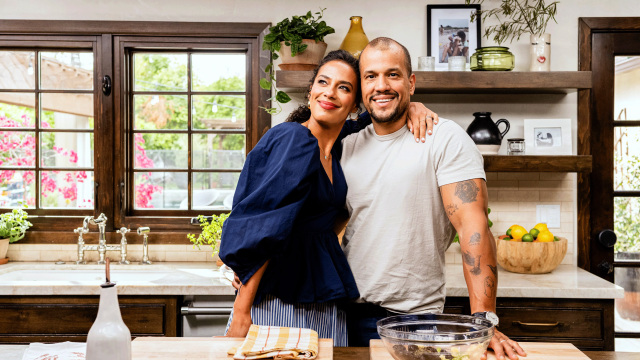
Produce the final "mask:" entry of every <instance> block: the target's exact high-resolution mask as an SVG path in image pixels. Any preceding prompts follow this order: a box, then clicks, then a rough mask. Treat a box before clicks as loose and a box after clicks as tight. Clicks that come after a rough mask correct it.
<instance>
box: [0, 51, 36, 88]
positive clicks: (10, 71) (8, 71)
mask: <svg viewBox="0 0 640 360" xmlns="http://www.w3.org/2000/svg"><path fill="white" fill-rule="evenodd" d="M35 66H36V61H35V52H33V51H0V89H35V87H36V78H35V70H34V69H35Z"/></svg>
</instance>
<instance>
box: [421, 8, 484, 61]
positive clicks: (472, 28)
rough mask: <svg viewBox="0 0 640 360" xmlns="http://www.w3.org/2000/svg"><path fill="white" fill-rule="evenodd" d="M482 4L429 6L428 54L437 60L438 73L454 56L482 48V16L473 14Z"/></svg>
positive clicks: (467, 56) (466, 55) (469, 55)
mask: <svg viewBox="0 0 640 360" xmlns="http://www.w3.org/2000/svg"><path fill="white" fill-rule="evenodd" d="M479 10H480V4H472V5H427V55H428V56H434V57H435V58H436V70H446V69H447V68H448V65H447V64H448V61H449V57H450V56H465V57H466V58H467V64H468V63H469V58H470V57H471V54H473V53H474V52H475V51H476V48H478V47H480V33H481V30H480V17H477V18H476V19H475V20H474V21H473V22H471V14H473V13H474V12H476V11H479Z"/></svg>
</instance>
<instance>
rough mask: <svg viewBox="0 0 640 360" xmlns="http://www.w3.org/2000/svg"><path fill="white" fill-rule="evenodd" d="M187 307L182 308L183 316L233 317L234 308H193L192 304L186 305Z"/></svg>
mask: <svg viewBox="0 0 640 360" xmlns="http://www.w3.org/2000/svg"><path fill="white" fill-rule="evenodd" d="M185 305H186V306H182V307H180V314H181V315H225V316H229V315H231V312H232V311H233V308H232V307H220V308H212V307H193V306H192V304H191V303H188V304H185Z"/></svg>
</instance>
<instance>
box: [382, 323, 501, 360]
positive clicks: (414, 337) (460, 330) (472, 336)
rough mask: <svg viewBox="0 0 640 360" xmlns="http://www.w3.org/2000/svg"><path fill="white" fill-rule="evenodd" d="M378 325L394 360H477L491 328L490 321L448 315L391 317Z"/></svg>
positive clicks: (485, 344) (484, 348)
mask: <svg viewBox="0 0 640 360" xmlns="http://www.w3.org/2000/svg"><path fill="white" fill-rule="evenodd" d="M377 327H378V334H379V335H380V338H381V339H382V342H383V343H384V345H385V347H386V348H387V350H388V351H389V353H390V354H391V356H393V358H394V359H396V360H431V359H433V360H445V359H452V360H480V357H481V356H482V355H483V354H484V352H485V351H486V350H487V346H488V345H489V341H490V340H491V338H492V337H493V330H494V328H493V324H492V323H491V322H490V321H489V320H486V319H483V318H478V317H473V316H467V315H448V314H419V315H398V316H391V317H388V318H384V319H382V320H380V321H378V323H377Z"/></svg>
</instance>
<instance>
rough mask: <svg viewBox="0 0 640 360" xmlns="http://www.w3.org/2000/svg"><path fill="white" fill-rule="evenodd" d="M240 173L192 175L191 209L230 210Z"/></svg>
mask: <svg viewBox="0 0 640 360" xmlns="http://www.w3.org/2000/svg"><path fill="white" fill-rule="evenodd" d="M239 177H240V173H239V172H237V173H235V172H234V173H219V172H218V173H194V174H193V189H194V190H193V200H192V204H193V208H194V209H196V210H197V209H206V210H231V205H232V204H233V193H234V191H235V189H236V185H237V184H238V178H239Z"/></svg>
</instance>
